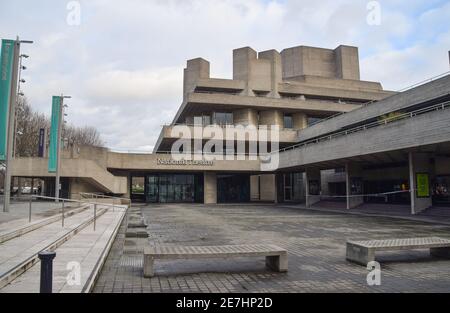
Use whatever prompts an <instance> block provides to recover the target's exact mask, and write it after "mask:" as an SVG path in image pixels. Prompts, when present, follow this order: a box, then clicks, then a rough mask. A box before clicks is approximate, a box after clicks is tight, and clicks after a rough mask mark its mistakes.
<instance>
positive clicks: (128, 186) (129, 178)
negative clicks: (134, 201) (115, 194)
mask: <svg viewBox="0 0 450 313" xmlns="http://www.w3.org/2000/svg"><path fill="white" fill-rule="evenodd" d="M125 198H129V199H131V175H130V174H128V175H127V193H126V194H125Z"/></svg>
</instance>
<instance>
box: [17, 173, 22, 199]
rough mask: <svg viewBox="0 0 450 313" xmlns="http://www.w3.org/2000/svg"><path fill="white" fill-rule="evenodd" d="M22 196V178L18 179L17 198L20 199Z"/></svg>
mask: <svg viewBox="0 0 450 313" xmlns="http://www.w3.org/2000/svg"><path fill="white" fill-rule="evenodd" d="M21 195H22V178H21V177H17V196H18V197H20V196H21Z"/></svg>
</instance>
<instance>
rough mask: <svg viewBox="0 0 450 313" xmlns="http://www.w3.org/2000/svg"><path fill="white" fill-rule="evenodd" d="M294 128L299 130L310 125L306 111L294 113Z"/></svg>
mask: <svg viewBox="0 0 450 313" xmlns="http://www.w3.org/2000/svg"><path fill="white" fill-rule="evenodd" d="M292 122H293V124H294V125H293V126H294V129H296V130H299V129H303V128H306V127H308V116H307V115H306V114H305V113H294V114H292Z"/></svg>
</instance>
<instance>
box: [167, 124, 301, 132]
mask: <svg viewBox="0 0 450 313" xmlns="http://www.w3.org/2000/svg"><path fill="white" fill-rule="evenodd" d="M161 126H162V127H172V126H187V127H196V126H197V127H202V128H205V127H218V128H240V127H247V126H254V127H255V128H256V129H257V130H260V129H266V130H268V129H270V127H271V126H273V125H241V124H191V123H174V124H163V125H161ZM278 127H279V130H280V131H281V130H282V131H294V132H297V131H298V129H295V128H286V127H284V126H283V127H281V126H280V125H278ZM244 130H245V129H244Z"/></svg>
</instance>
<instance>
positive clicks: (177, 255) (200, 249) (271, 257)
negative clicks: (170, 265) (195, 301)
mask: <svg viewBox="0 0 450 313" xmlns="http://www.w3.org/2000/svg"><path fill="white" fill-rule="evenodd" d="M257 256H264V257H266V266H267V267H269V268H270V269H272V270H275V271H278V272H286V271H287V269H288V258H287V251H286V250H284V249H282V248H280V247H277V246H274V245H266V244H255V245H226V246H190V247H189V246H156V247H146V248H144V277H152V276H154V269H153V264H154V260H155V259H202V258H234V257H257Z"/></svg>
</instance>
